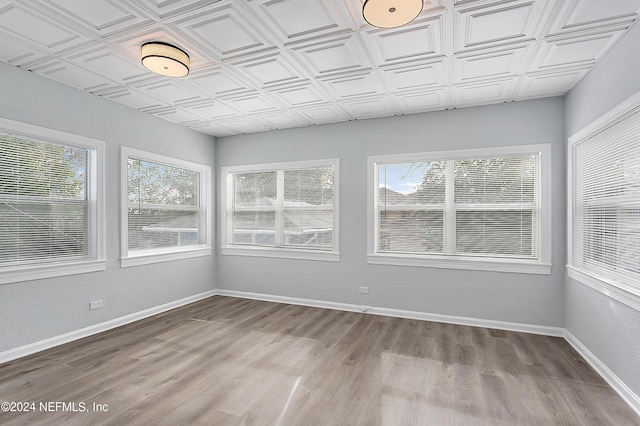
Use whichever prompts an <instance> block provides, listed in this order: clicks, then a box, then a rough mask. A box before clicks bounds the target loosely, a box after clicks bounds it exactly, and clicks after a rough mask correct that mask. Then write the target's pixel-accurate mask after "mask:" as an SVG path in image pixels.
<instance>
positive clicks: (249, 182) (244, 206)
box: [232, 172, 278, 246]
mask: <svg viewBox="0 0 640 426" xmlns="http://www.w3.org/2000/svg"><path fill="white" fill-rule="evenodd" d="M232 179H233V216H232V220H233V234H232V242H233V244H251V245H259V246H273V245H275V242H276V240H275V231H276V214H275V208H276V203H277V198H278V197H277V194H276V191H277V176H276V172H258V173H241V174H235V175H233V177H232Z"/></svg>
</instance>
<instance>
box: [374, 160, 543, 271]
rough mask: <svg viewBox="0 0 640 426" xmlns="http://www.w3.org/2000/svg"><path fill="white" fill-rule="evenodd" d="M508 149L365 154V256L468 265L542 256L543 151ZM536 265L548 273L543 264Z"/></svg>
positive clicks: (383, 260) (379, 259)
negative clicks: (370, 179) (368, 218)
mask: <svg viewBox="0 0 640 426" xmlns="http://www.w3.org/2000/svg"><path fill="white" fill-rule="evenodd" d="M496 151H498V152H496ZM511 151H514V152H508V153H504V154H502V153H499V150H477V151H476V152H470V153H468V155H466V154H465V153H464V152H459V153H458V152H448V153H433V154H414V155H407V156H387V157H376V158H372V159H370V167H372V169H373V170H372V173H373V174H374V181H375V183H373V187H372V189H373V190H374V191H375V193H374V194H373V197H372V198H373V200H372V204H374V205H373V218H372V219H373V224H372V225H373V234H374V235H373V247H372V248H370V258H369V260H370V261H371V262H373V263H392V264H393V263H394V261H395V260H399V261H400V263H401V264H402V263H403V261H402V259H407V261H408V262H410V263H413V264H417V265H419V266H430V265H434V266H442V267H454V268H455V267H458V266H460V267H464V268H471V266H469V264H464V263H463V261H467V262H471V263H472V264H473V263H474V262H476V263H477V262H478V261H486V262H493V263H496V262H502V263H503V264H506V265H514V264H516V263H525V264H536V263H538V264H543V263H546V262H547V260H546V253H544V256H543V250H542V246H541V244H542V241H541V234H542V232H541V230H542V229H541V221H542V219H543V216H542V215H541V213H542V209H541V191H542V188H541V182H542V179H541V155H542V154H541V152H540V151H532V150H531V148H522V149H515V150H511ZM518 151H523V152H518ZM473 154H475V155H473ZM376 257H377V258H376ZM543 257H544V259H543ZM430 260H436V261H439V262H440V263H437V262H435V263H433V262H431V263H429V262H428V261H430ZM405 262H406V261H405ZM421 262H427V263H424V264H420V263H421ZM456 262H457V263H456ZM407 264H408V263H407ZM513 269H514V270H517V269H518V267H517V266H516V267H514V268H513ZM534 269H537V270H539V271H545V272H543V273H546V271H548V265H547V266H546V267H544V268H534ZM498 270H500V268H498ZM531 272H533V271H531Z"/></svg>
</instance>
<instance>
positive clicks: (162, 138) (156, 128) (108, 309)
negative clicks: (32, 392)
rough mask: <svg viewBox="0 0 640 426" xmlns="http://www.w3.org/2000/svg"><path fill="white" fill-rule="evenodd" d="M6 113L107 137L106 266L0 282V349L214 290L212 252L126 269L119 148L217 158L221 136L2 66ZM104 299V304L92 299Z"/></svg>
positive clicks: (0, 89)
mask: <svg viewBox="0 0 640 426" xmlns="http://www.w3.org/2000/svg"><path fill="white" fill-rule="evenodd" d="M0 117H4V118H8V119H12V120H17V121H22V122H26V123H31V124H35V125H38V126H42V127H46V128H51V129H56V130H61V131H65V132H68V133H75V134H78V135H83V136H87V137H91V138H95V139H100V140H103V141H105V142H106V144H105V149H106V171H107V175H106V180H107V182H106V227H107V241H106V249H107V250H106V253H107V259H108V264H107V270H106V271H104V272H95V273H89V274H82V275H72V276H67V277H60V278H54V279H45V280H36V281H28V282H19V283H15V284H5V285H0V352H4V351H6V350H9V349H13V348H16V347H20V346H23V345H26V344H29V343H33V342H37V341H40V340H43V339H47V338H50V337H54V336H58V335H61V334H64V333H68V332H71V331H75V330H78V329H82V328H84V327H88V326H91V325H94V324H98V323H101V322H104V321H108V320H111V319H115V318H118V317H121V316H124V315H127V314H131V313H135V312H139V311H142V310H144V309H148V308H152V307H155V306H158V305H162V304H165V303H168V302H171V301H175V300H179V299H182V298H185V297H188V296H192V295H195V294H199V293H203V292H206V291H209V290H213V289H214V288H215V274H214V258H213V256H208V257H201V258H196V259H188V260H180V261H173V262H168V263H159V264H152V265H145V266H138V267H131V268H126V269H121V268H120V263H119V261H118V259H119V257H120V219H119V218H120V213H119V206H120V199H119V185H120V183H119V181H120V146H121V145H126V146H130V147H134V148H138V149H143V150H147V151H151V152H157V153H160V154H164V155H170V156H175V157H177V158H183V159H186V160H192V161H197V162H200V163H206V164H210V165H212V166H213V163H214V151H215V148H214V138H212V137H210V136H207V135H204V134H201V133H197V132H194V131H191V130H188V129H185V128H182V127H180V126H177V125H174V124H172V123H169V122H166V121H164V120H161V119H158V118H155V117H152V116H150V115H147V114H143V113H140V112H138V111H135V110H133V109H131V108H128V107H125V106H122V105H119V104H116V103H114V102H111V101H108V100H104V99H100V98H98V97H96V96H94V95H91V94H88V93H84V92H82V91H79V90H76V89H73V88H71V87H68V86H65V85H63V84H59V83H57V82H54V81H51V80H48V79H45V78H42V77H39V76H37V75H35V74H32V73H30V72H27V71H23V70H20V69H18V68H15V67H10V66H8V65H5V64H2V63H0ZM98 299H102V300H103V302H104V307H103V308H102V309H98V310H94V311H89V302H90V301H92V300H98Z"/></svg>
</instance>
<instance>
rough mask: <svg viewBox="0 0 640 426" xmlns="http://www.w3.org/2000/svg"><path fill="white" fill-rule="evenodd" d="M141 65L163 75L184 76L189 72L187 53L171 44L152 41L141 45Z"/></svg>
mask: <svg viewBox="0 0 640 426" xmlns="http://www.w3.org/2000/svg"><path fill="white" fill-rule="evenodd" d="M140 50H141V53H142V65H144V67H145V68H146V69H148V70H149V71H153V72H155V73H156V74H160V75H163V76H165V77H184V76H185V75H187V74H189V55H188V54H187V52H185V51H184V50H182V49H180V48H178V47H175V46H173V45H171V44H167V43H162V42H159V41H152V42H149V43H145V44H143V45H142V48H141V49H140Z"/></svg>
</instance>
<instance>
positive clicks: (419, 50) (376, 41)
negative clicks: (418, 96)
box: [365, 15, 445, 66]
mask: <svg viewBox="0 0 640 426" xmlns="http://www.w3.org/2000/svg"><path fill="white" fill-rule="evenodd" d="M443 20H444V16H443V15H438V16H433V17H427V18H422V19H418V20H416V21H414V23H413V24H411V25H407V26H405V27H402V28H400V29H397V28H396V29H394V30H372V31H367V32H365V39H366V40H367V44H368V46H369V49H370V50H371V52H372V53H373V55H374V59H375V61H376V65H378V66H383V65H389V64H393V63H397V62H406V61H415V60H418V59H426V58H433V57H438V56H444V53H445V46H444V41H445V37H444V34H443V33H442V32H443V31H444V23H443Z"/></svg>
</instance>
